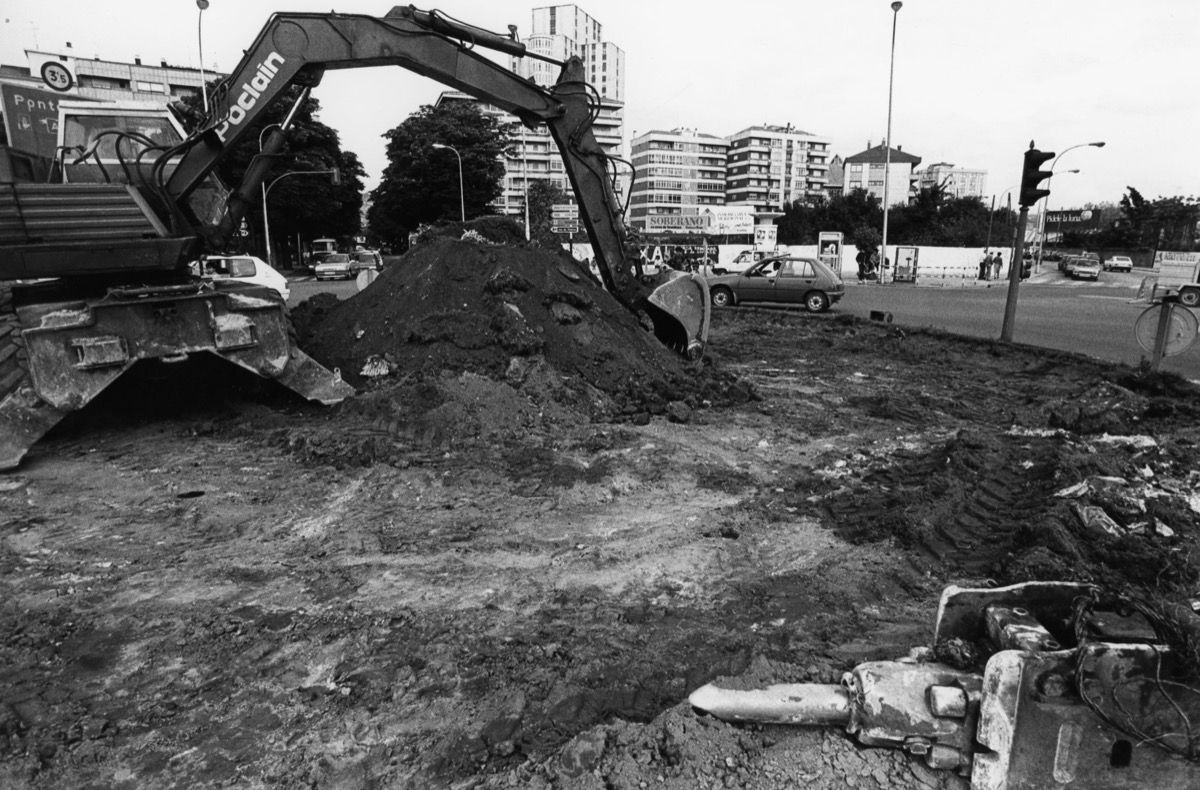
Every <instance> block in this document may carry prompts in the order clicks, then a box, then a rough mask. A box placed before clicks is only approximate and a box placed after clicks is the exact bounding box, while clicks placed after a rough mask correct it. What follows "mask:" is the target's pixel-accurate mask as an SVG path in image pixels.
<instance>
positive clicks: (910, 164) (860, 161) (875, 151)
mask: <svg viewBox="0 0 1200 790" xmlns="http://www.w3.org/2000/svg"><path fill="white" fill-rule="evenodd" d="M919 164H921V157H919V156H914V155H912V154H909V153H905V152H904V150H903V149H902V148H901V147H900V146H897V147H895V148H891V149H889V148H886V147H885V146H884V145H883V144H880V145H877V146H874V147H872V146H871V144H870V143H869V142H868V143H867V149H866V150H865V151H860V152H858V153H857V154H854V155H853V156H848V157H846V161H845V162H844V163H843V164H842V170H843V174H844V178H843V181H842V194H849V193H850V192H852V191H854V190H855V189H864V190H866V191H867V192H868V193H870V194H871V195H874V196H875V197H877V198H879V199H880V200H883V192H884V188H883V185H884V178H885V177H886V179H887V199H888V203H889V204H891V205H893V206H894V205H895V204H897V203H907V202H908V197H909V194H910V193H911V192H912V191H913V189H914V188H915V186H916V180H917V179H916V176H915V175H914V170H915V168H916V166H917V165H919Z"/></svg>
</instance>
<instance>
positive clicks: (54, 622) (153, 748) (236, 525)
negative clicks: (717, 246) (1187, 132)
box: [0, 248, 1200, 790]
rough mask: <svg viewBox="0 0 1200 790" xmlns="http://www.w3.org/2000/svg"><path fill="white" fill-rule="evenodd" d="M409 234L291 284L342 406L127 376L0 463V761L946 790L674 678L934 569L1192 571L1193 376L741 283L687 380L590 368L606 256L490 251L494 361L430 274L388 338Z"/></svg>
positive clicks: (787, 642) (34, 776) (27, 778)
mask: <svg viewBox="0 0 1200 790" xmlns="http://www.w3.org/2000/svg"><path fill="white" fill-rule="evenodd" d="M457 249H458V248H453V249H451V250H450V252H452V253H453V252H455V251H456V250H457ZM472 254H474V253H472ZM463 255H465V253H463ZM488 255H491V256H492V258H489V259H488V260H489V261H492V263H491V264H488V265H497V266H501V270H499V271H501V273H503V272H505V271H508V270H506V269H503V266H506V265H509V264H510V263H511V261H507V262H506V260H500V261H499V263H496V261H495V260H493V259H494V258H496V257H497V256H496V254H494V253H488ZM468 257H469V256H468ZM499 257H500V258H503V256H499ZM481 265H482V264H481ZM405 266H409V267H410V268H411V267H413V266H416V264H415V263H402V264H400V265H398V266H397V267H396V271H395V272H393V271H392V270H385V272H384V275H383V276H382V277H381V278H380V279H379V280H378V281H377V282H376V283H375V284H373V285H372V286H371V288H369V289H368V290H367V291H364V292H363V293H362V294H360V295H359V296H357V297H355V299H358V300H360V303H359V309H358V310H357V311H356V312H355V313H354V314H352V315H350V316H342V317H340V318H339V316H338V315H336V314H335V313H336V312H337V310H338V306H337V305H332V304H329V303H328V302H326V303H324V304H323V306H322V305H318V306H317V307H319V309H310V310H309V311H308V313H307V315H306V314H305V313H304V311H298V313H299V315H298V322H299V323H300V324H301V329H302V332H305V333H307V334H306V335H304V334H302V336H306V337H307V338H308V341H307V343H308V344H309V345H311V347H312V348H313V349H314V354H315V355H317V356H318V358H320V359H322V361H327V362H329V363H330V364H335V363H338V362H339V360H340V365H341V366H342V369H343V371H344V372H345V373H346V375H347V376H348V377H353V379H354V380H355V383H356V384H359V385H360V387H361V388H362V394H361V395H359V396H357V397H356V398H354V399H352V400H351V401H349V402H347V403H344V404H342V405H340V406H338V407H334V408H322V407H319V406H312V405H308V404H304V403H301V402H299V401H298V400H296V399H295V398H293V397H291V396H290V395H288V394H286V393H283V392H282V391H280V390H278V389H277V388H275V387H274V386H273V385H266V384H261V383H258V382H257V380H251V379H246V378H242V377H240V376H235V375H232V374H224V373H221V374H218V373H214V372H213V371H212V370H207V369H204V370H201V371H199V372H197V371H191V372H186V371H185V372H182V373H180V374H179V375H177V376H173V377H172V378H170V379H168V380H163V379H158V378H149V379H148V378H146V377H141V378H138V377H130V378H129V380H128V381H125V380H123V381H122V382H119V383H118V384H117V385H114V387H113V388H112V389H111V390H110V391H109V392H107V393H106V394H105V395H104V396H103V397H101V398H100V399H99V400H98V401H96V402H95V403H93V404H92V405H90V406H89V407H88V408H87V409H85V410H84V411H82V412H80V413H78V414H77V415H75V416H74V417H72V418H71V419H70V420H68V421H67V422H65V423H63V424H62V425H61V426H60V427H59V428H58V429H56V430H55V431H54V432H53V433H52V434H51V435H50V436H48V437H47V438H46V439H45V440H44V441H43V442H41V443H40V444H39V445H38V446H37V447H36V448H35V449H34V451H33V452H31V454H30V455H29V457H28V459H27V461H26V463H25V464H24V465H23V466H22V467H21V468H20V469H18V470H17V471H15V472H13V473H10V474H6V475H3V476H0V666H2V667H3V673H2V675H0V787H5V788H63V787H73V788H151V787H153V788H189V790H190V789H193V788H215V787H234V786H236V787H287V788H293V787H313V788H384V787H386V788H392V787H396V788H424V787H445V788H471V787H478V788H499V787H521V788H597V789H598V790H599V789H600V788H611V789H613V790H618V789H619V790H633V789H634V788H671V789H673V790H684V789H685V788H689V789H690V788H708V787H712V788H724V787H736V788H761V789H763V790H775V789H776V788H801V787H803V788H841V787H863V788H925V787H947V788H949V787H964V786H965V783H964V782H963V780H962V779H961V778H958V777H956V776H953V775H948V774H945V773H935V772H933V771H931V770H929V769H926V768H924V767H923V766H922V765H921V764H920V763H918V762H917V761H916V760H914V759H912V758H909V757H908V756H906V755H905V754H903V753H901V752H897V751H892V750H887V749H865V748H862V747H860V746H858V745H857V744H856V743H855V742H854V741H853V739H852V738H850V737H849V736H847V735H846V734H845V733H843V732H839V731H837V730H836V729H806V728H801V727H784V726H761V725H733V724H727V723H723V722H720V721H717V720H714V719H711V718H706V717H702V716H699V715H697V714H696V713H695V712H693V711H692V710H691V708H690V707H689V706H688V705H687V702H686V699H687V696H688V694H689V693H690V692H691V691H693V690H694V689H696V688H697V687H699V686H701V685H703V684H705V683H708V682H710V681H713V680H716V679H720V680H721V681H722V682H723V683H727V684H731V685H738V686H742V687H758V686H764V685H767V684H771V683H782V682H800V681H815V682H836V681H837V680H838V679H840V677H841V674H842V672H844V671H845V670H848V669H849V668H851V667H852V666H853V665H855V664H856V663H859V662H862V661H865V660H872V659H888V658H896V657H899V656H903V655H905V654H907V653H908V652H909V650H910V649H911V648H912V647H915V646H920V645H927V644H928V643H929V640H930V638H931V633H932V627H933V622H934V618H935V614H936V607H937V602H938V596H939V594H940V592H941V590H942V589H943V587H944V586H946V585H947V584H950V583H958V584H968V585H984V584H995V583H1000V584H1004V583H1012V582H1017V581H1024V580H1028V579H1071V580H1090V581H1096V582H1098V583H1102V584H1105V585H1112V586H1116V587H1119V588H1121V589H1125V590H1133V591H1141V592H1146V593H1158V594H1163V595H1166V596H1170V597H1175V598H1180V597H1186V596H1188V595H1194V594H1195V593H1196V591H1197V590H1196V580H1197V572H1196V567H1195V565H1194V564H1193V561H1192V555H1193V554H1194V551H1195V548H1196V546H1197V541H1198V539H1200V515H1198V514H1200V472H1198V471H1197V470H1200V445H1198V444H1197V442H1198V441H1200V420H1198V419H1197V417H1198V415H1200V408H1198V406H1200V401H1198V400H1197V390H1196V389H1195V388H1194V387H1193V386H1191V385H1189V384H1187V383H1186V382H1182V381H1180V380H1177V379H1171V378H1164V377H1160V376H1155V375H1149V374H1139V373H1137V372H1136V371H1133V370H1130V369H1128V368H1120V367H1115V366H1108V365H1105V364H1101V363H1098V362H1094V361H1090V360H1088V359H1085V358H1083V357H1078V356H1071V355H1067V354H1062V353H1057V352H1045V351H1039V350H1037V349H1030V348H1022V347H1015V346H1007V345H1003V344H999V343H993V342H986V341H979V340H968V339H962V338H956V337H951V336H946V335H940V334H936V333H930V332H924V331H914V330H911V329H906V328H902V327H899V326H896V325H891V324H878V323H868V322H862V321H858V320H855V319H852V318H849V317H847V316H842V315H839V314H838V313H837V311H836V310H834V311H833V312H831V313H828V314H824V315H812V314H807V313H803V312H799V311H793V310H768V309H731V310H724V311H718V312H716V313H715V314H714V318H713V328H712V336H711V342H710V346H709V352H708V354H707V356H706V358H705V360H704V361H703V362H701V363H696V364H693V365H690V366H689V365H685V364H684V363H679V365H680V370H682V371H683V372H684V374H685V375H689V376H694V377H697V378H698V379H703V381H704V382H705V383H704V386H703V387H696V388H692V389H689V388H688V387H687V386H686V384H680V383H679V382H678V381H674V380H672V381H668V382H667V383H665V384H663V383H661V382H659V383H657V384H655V383H652V385H647V387H645V388H641V389H637V388H634V387H632V386H626V387H624V389H621V388H620V387H618V386H616V385H615V384H614V385H613V386H611V387H606V386H604V385H605V381H607V378H606V377H611V376H622V375H624V374H623V372H622V369H621V368H620V367H619V366H616V362H618V361H620V359H621V358H620V357H619V355H618V356H614V350H613V349H612V348H611V347H606V346H605V345H604V344H600V343H599V341H596V340H594V338H596V337H598V335H597V333H598V332H600V331H601V329H602V327H601V326H600V323H602V322H604V321H607V320H608V319H607V318H605V317H604V315H605V314H604V310H605V309H607V308H606V307H605V306H604V304H603V303H602V300H601V299H600V297H598V296H595V295H593V293H592V291H591V290H588V288H590V285H589V284H588V283H587V282H586V281H581V280H579V279H578V277H576V276H575V275H574V274H572V273H571V272H567V271H565V270H562V271H563V275H564V277H566V279H565V280H564V283H566V285H562V286H560V285H555V284H554V283H550V282H546V283H541V282H539V281H536V280H535V278H534V277H533V276H532V275H530V274H528V273H527V272H526V273H525V274H523V275H522V277H524V281H523V282H524V284H523V285H522V284H521V282H522V281H520V278H519V277H518V278H516V279H505V277H506V276H508V275H505V276H501V274H492V275H491V276H490V279H488V280H487V282H488V284H489V286H488V288H490V289H491V290H490V291H489V293H492V294H493V295H497V294H499V296H496V298H495V299H494V300H493V302H494V303H496V304H499V307H496V308H495V309H496V312H495V314H494V315H492V314H489V316H490V317H487V318H486V319H485V320H481V321H480V322H479V326H480V330H479V331H481V332H482V331H484V329H488V328H489V327H490V329H488V331H491V332H493V333H494V334H495V335H496V336H497V337H500V338H501V339H502V340H503V343H502V346H503V350H504V352H505V356H504V359H507V360H508V361H507V364H506V365H504V366H502V367H500V368H497V366H495V365H493V364H492V362H491V361H490V359H484V358H483V357H482V356H481V354H482V353H483V352H482V351H481V348H482V346H480V345H478V344H475V345H472V342H473V341H472V342H468V339H466V338H464V337H463V335H462V330H461V329H457V328H454V327H458V326H459V324H456V323H454V321H455V319H454V316H453V315H452V314H451V313H450V312H447V310H448V308H447V307H446V305H443V306H442V308H441V309H440V310H439V311H435V313H436V316H435V317H436V318H437V321H433V319H431V321H433V323H430V322H428V321H427V322H426V323H424V324H422V325H421V327H417V328H414V327H413V326H409V327H408V328H406V329H404V330H403V331H400V330H397V331H394V332H393V331H391V330H389V332H390V334H387V336H386V337H384V336H382V334H381V330H380V328H379V327H380V326H381V325H382V324H385V323H387V322H388V321H389V320H391V319H388V318H381V317H380V316H381V315H382V314H381V313H379V312H378V311H387V310H393V309H398V308H395V307H394V306H390V305H394V304H398V303H399V302H395V301H394V300H399V299H401V296H402V295H404V294H408V295H409V296H405V297H403V298H410V297H411V298H412V299H413V300H414V301H413V302H412V304H411V305H409V307H408V308H406V309H416V308H415V307H413V306H412V305H416V304H417V303H418V301H419V300H417V297H416V296H413V295H414V294H420V299H422V300H424V302H428V301H429V300H430V299H431V298H432V297H430V296H429V294H430V293H434V291H428V292H427V291H421V290H420V289H419V287H418V285H417V284H416V282H415V280H412V279H411V277H410V279H409V280H406V281H404V282H401V277H402V276H403V275H404V273H403V271H402V270H403V268H404V267H405ZM560 269H561V267H560ZM410 274H411V272H410ZM509 274H511V272H509ZM451 275H453V271H451ZM467 276H468V275H466V274H463V275H462V278H466V277H467ZM450 280H451V281H452V282H464V281H465V280H463V279H455V277H454V276H451V277H450ZM389 282H390V283H391V285H389ZM442 285H443V286H444V285H445V284H444V283H443V284H442ZM389 287H392V288H394V289H395V290H394V293H391V295H390V296H389V292H387V291H386V289H387V288H389ZM376 290H377V294H382V295H384V296H389V298H390V299H393V302H388V301H379V300H377V302H371V301H370V299H371V298H374V297H371V296H370V295H371V294H372V293H373V292H376ZM484 290H488V289H484ZM436 293H439V294H449V296H442V297H439V298H443V299H446V300H449V299H452V298H457V297H456V296H455V294H454V293H453V289H450V290H446V288H445V287H443V288H442V290H439V291H436ZM521 294H525V295H528V294H536V295H537V299H533V300H531V301H529V302H528V303H526V302H522V301H520V299H521V298H524V297H522V296H521ZM546 294H550V296H546ZM571 294H573V295H571ZM351 301H353V300H351ZM406 304H407V303H406ZM447 304H449V302H447ZM538 304H541V305H543V306H545V307H546V316H545V317H544V319H537V320H544V321H545V322H546V323H547V325H549V324H554V325H555V326H556V327H559V328H562V327H566V328H567V329H569V330H570V331H571V332H573V333H574V335H572V337H573V338H574V340H575V341H578V342H581V343H582V342H585V341H586V343H585V345H586V344H587V343H591V344H592V345H591V346H590V347H591V348H592V350H593V351H595V352H596V359H594V360H590V361H589V363H588V367H587V370H585V369H584V366H582V365H581V366H579V369H571V370H567V369H566V368H565V367H564V364H565V363H563V362H560V361H556V360H555V352H554V348H553V347H552V346H553V345H554V344H555V343H556V342H557V341H553V342H552V341H551V340H547V341H546V343H545V344H544V345H542V346H539V345H538V343H537V342H535V341H534V340H530V339H529V338H528V337H526V335H524V334H522V332H524V331H525V329H528V328H529V327H528V326H526V325H520V326H510V325H508V324H504V321H505V320H509V319H512V320H516V319H514V318H513V315H514V314H515V315H518V316H520V317H521V320H523V321H525V322H527V324H528V323H532V322H534V321H535V311H536V309H537V307H536V306H537V305H538ZM563 305H566V307H570V308H571V310H567V309H565V308H564V307H562V306H563ZM492 306H493V307H495V304H493V305H492ZM481 309H484V308H481ZM486 309H492V308H491V307H488V308H486ZM618 309H620V308H618ZM372 310H374V311H376V312H372ZM505 316H508V318H505ZM304 320H307V321H308V323H307V324H305V323H304ZM396 320H397V322H400V319H399V318H397V319H396ZM592 321H595V322H597V323H596V324H595V325H592V324H591V323H589V322H592ZM435 324H436V326H437V327H440V328H439V329H438V330H437V331H436V332H434V331H433V330H432V329H431V328H430V327H432V326H434V325H435ZM535 329H536V330H537V331H536V332H534V335H538V336H539V337H544V338H550V335H548V334H545V332H549V331H550V330H549V329H546V330H545V332H543V329H544V327H535ZM585 330H586V331H585ZM372 337H375V338H376V340H377V341H378V342H377V343H376V345H375V346H372V347H370V348H365V347H364V348H362V349H360V350H359V351H358V352H354V353H358V354H359V356H357V357H354V353H352V351H353V350H354V349H355V348H357V346H355V343H359V342H361V343H362V344H366V343H367V342H368V341H370V340H371V339H372ZM522 338H525V339H524V340H522ZM480 342H482V341H480ZM563 342H566V341H563ZM649 342H651V343H653V342H654V341H653V340H651V341H649ZM339 343H340V346H338V344H339ZM331 344H332V346H331ZM388 344H391V346H390V347H391V348H393V349H399V348H400V347H401V346H403V347H405V348H409V349H411V348H419V349H421V353H423V354H425V356H426V358H429V357H431V356H432V355H433V353H434V352H433V349H438V348H453V349H455V353H456V354H457V356H456V357H455V359H454V364H453V365H441V363H443V362H445V361H446V359H449V357H448V356H446V357H444V358H439V359H438V360H432V361H433V362H437V363H439V364H431V365H427V366H424V367H422V366H421V365H418V364H417V362H414V361H413V360H415V359H416V357H413V356H410V357H405V356H404V354H403V353H401V352H400V351H399V350H397V351H396V352H395V353H390V352H389V351H387V349H388V348H389V345H388ZM439 344H441V345H439ZM317 350H319V351H320V353H316V352H317ZM339 355H340V356H339ZM646 359H647V360H650V357H647V358H646ZM597 360H599V361H597ZM427 361H429V360H428V359H427ZM650 361H652V360H650ZM351 363H353V368H351V367H350V364H351ZM604 364H607V365H609V368H607V369H605V368H604ZM639 364H640V363H639ZM646 364H647V365H648V366H649V365H650V362H646ZM655 364H657V363H655ZM439 365H440V366H439ZM647 369H649V368H647ZM588 370H591V371H592V373H590V374H589V373H588V372H587V371H588ZM637 372H638V373H639V375H640V374H641V373H642V372H644V371H642V370H641V369H639V371H637ZM155 375H157V374H155ZM189 375H191V376H193V377H194V378H193V379H191V380H189V379H188V376H189ZM225 375H228V376H229V379H228V380H224V381H221V382H219V383H220V384H221V385H222V386H221V387H220V388H217V387H216V386H215V385H214V380H213V379H214V377H218V376H225ZM589 375H593V376H599V377H603V380H602V379H601V378H597V379H595V380H594V381H592V380H587V377H588V376H589ZM646 375H647V376H650V373H646ZM629 378H631V379H632V378H636V376H633V377H629ZM148 382H149V383H148Z"/></svg>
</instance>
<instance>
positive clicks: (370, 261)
mask: <svg viewBox="0 0 1200 790" xmlns="http://www.w3.org/2000/svg"><path fill="white" fill-rule="evenodd" d="M350 265H351V268H353V269H354V273H355V274H357V273H358V272H361V271H363V270H364V269H370V270H371V271H376V272H377V271H380V270H381V269H383V256H382V255H380V254H379V253H378V252H376V251H375V250H355V251H354V252H352V253H350Z"/></svg>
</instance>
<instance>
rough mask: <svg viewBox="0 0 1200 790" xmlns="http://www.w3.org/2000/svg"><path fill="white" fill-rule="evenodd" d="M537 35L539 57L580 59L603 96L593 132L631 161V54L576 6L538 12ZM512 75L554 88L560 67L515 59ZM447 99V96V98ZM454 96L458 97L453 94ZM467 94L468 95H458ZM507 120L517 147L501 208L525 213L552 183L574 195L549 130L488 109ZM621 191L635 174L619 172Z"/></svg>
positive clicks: (531, 43) (534, 48)
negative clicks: (531, 194) (532, 193)
mask: <svg viewBox="0 0 1200 790" xmlns="http://www.w3.org/2000/svg"><path fill="white" fill-rule="evenodd" d="M531 30H532V32H531V33H530V35H529V36H527V37H526V38H525V40H524V44H525V47H526V49H527V50H528V51H529V52H532V53H534V54H537V55H541V56H544V57H548V58H553V59H555V60H558V61H564V60H566V59H567V58H569V57H579V58H580V59H581V60H582V61H583V64H584V72H585V74H586V75H587V80H588V82H589V83H590V84H591V85H592V87H594V88H595V89H596V92H597V94H598V95H599V98H600V106H599V113H598V115H597V116H596V120H595V122H594V123H593V126H592V133H593V134H594V135H595V137H596V141H597V142H598V143H599V144H600V146H601V147H602V148H603V149H604V150H605V152H607V153H608V154H610V155H611V156H614V157H619V158H622V159H623V158H625V156H624V153H625V119H624V112H625V52H624V50H622V49H621V48H620V47H618V46H617V45H616V44H613V43H612V42H609V41H605V40H604V36H603V34H604V29H603V26H602V25H601V24H600V22H598V21H597V20H596V19H594V18H593V17H592V16H590V15H589V14H588V13H586V12H585V11H583V10H582V9H581V8H580V7H579V6H576V5H559V6H545V7H542V8H535V9H533V16H532V28H531ZM508 67H509V68H510V69H511V70H512V71H514V72H516V73H517V74H520V75H521V76H522V77H525V78H527V79H532V80H533V81H534V82H536V83H537V84H538V85H541V86H543V87H549V86H551V85H553V84H554V83H555V82H556V81H557V80H558V74H559V71H560V69H559V67H558V66H557V65H555V64H553V63H547V62H546V61H543V60H538V59H536V58H528V57H526V58H517V57H512V58H510V59H509V66H508ZM444 95H445V94H444ZM451 95H454V94H451ZM457 96H460V97H461V96H463V94H457ZM484 111H485V112H496V113H499V114H501V115H503V116H506V118H507V120H509V121H510V122H511V123H512V125H513V126H512V128H513V137H514V139H515V141H516V145H515V146H514V148H513V151H512V155H511V156H510V157H508V158H507V159H506V161H505V174H504V191H503V193H502V194H501V196H500V199H499V200H498V201H497V205H496V209H497V210H498V211H500V212H502V213H504V214H511V215H520V214H522V213H523V212H524V206H525V191H526V188H527V186H528V185H529V184H530V183H531V182H533V181H537V180H548V181H550V182H551V183H553V184H554V185H555V186H557V187H559V188H560V189H562V190H563V191H565V192H567V193H568V194H570V192H571V185H570V182H569V181H568V179H567V175H566V172H565V171H564V169H563V162H562V157H561V156H560V155H559V153H558V147H557V146H556V145H555V143H554V141H553V140H552V139H551V138H550V134H549V132H548V131H547V130H546V128H545V127H540V128H537V129H527V128H525V127H524V126H523V125H521V124H520V123H519V122H518V121H517V119H516V118H515V117H514V116H512V115H509V114H508V113H505V112H503V111H502V110H499V109H497V108H485V110H484ZM616 176H617V192H618V194H619V195H621V196H624V195H625V194H627V190H628V184H629V173H628V171H627V170H625V169H621V170H619V171H618V172H617V173H616Z"/></svg>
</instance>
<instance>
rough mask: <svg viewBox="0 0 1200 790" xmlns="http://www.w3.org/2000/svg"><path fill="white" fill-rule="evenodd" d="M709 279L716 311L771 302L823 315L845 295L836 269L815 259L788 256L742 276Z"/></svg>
mask: <svg viewBox="0 0 1200 790" xmlns="http://www.w3.org/2000/svg"><path fill="white" fill-rule="evenodd" d="M706 279H707V280H708V288H709V292H710V293H711V294H712V303H713V305H714V306H716V307H730V306H732V305H738V304H742V303H747V302H772V303H777V304H778V303H782V304H802V305H804V307H805V309H807V310H808V311H810V312H813V313H820V312H824V311H825V310H828V309H829V306H830V305H832V304H836V303H837V301H838V300H840V299H841V298H842V297H843V296H844V295H845V293H846V286H845V284H844V283H843V282H842V278H841V277H839V276H838V274H837V272H835V271H834V270H833V269H831V268H829V267H828V266H826V265H825V264H823V263H821V262H820V261H818V260H816V259H815V258H797V257H792V256H788V255H782V256H778V257H774V258H765V259H763V260H761V261H759V262H758V263H756V264H754V265H753V266H751V267H750V268H749V269H747V270H746V271H745V272H743V273H741V274H722V275H715V276H712V277H708V278H706Z"/></svg>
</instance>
